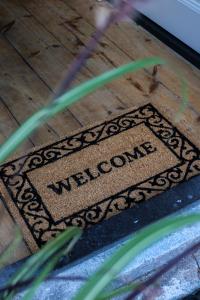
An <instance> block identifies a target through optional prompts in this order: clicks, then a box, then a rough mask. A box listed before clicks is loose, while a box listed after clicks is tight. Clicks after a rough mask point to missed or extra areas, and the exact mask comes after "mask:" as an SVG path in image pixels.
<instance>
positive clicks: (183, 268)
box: [0, 200, 200, 300]
mask: <svg viewBox="0 0 200 300" xmlns="http://www.w3.org/2000/svg"><path fill="white" fill-rule="evenodd" d="M180 201H181V200H180ZM196 212H199V213H200V200H199V201H196V202H195V203H194V204H192V205H190V206H189V207H187V208H185V209H182V210H181V211H179V212H178V213H177V214H178V215H186V214H191V213H196ZM177 214H176V215H177ZM197 240H200V224H196V225H194V226H190V227H187V228H184V229H182V230H179V231H177V232H175V233H173V234H171V235H169V236H167V237H165V238H164V239H163V240H161V241H160V242H158V243H157V244H155V245H154V246H152V247H151V248H149V249H147V250H145V251H144V252H143V253H141V254H140V255H139V256H138V257H137V259H135V260H134V261H132V262H131V263H130V264H129V266H127V268H126V269H125V270H124V271H123V272H122V273H121V274H120V276H119V277H118V278H117V280H116V282H115V283H114V284H113V286H118V285H121V284H123V283H125V282H127V281H131V280H134V279H136V278H145V277H146V276H150V275H151V274H152V273H153V272H154V271H155V270H156V269H158V268H159V267H160V266H161V265H162V264H163V263H165V262H166V261H167V260H168V259H170V258H172V257H174V256H175V255H177V254H178V253H179V252H181V251H183V250H184V249H185V248H187V247H188V246H189V245H191V244H192V243H194V242H197ZM123 243H124V242H123ZM123 243H122V242H119V243H118V244H117V245H115V246H114V247H111V248H110V249H108V250H106V251H102V252H101V253H98V254H96V255H93V257H91V258H89V259H86V260H85V261H83V262H80V263H78V264H76V265H74V266H71V267H65V268H63V269H62V270H60V271H59V272H58V273H57V275H56V276H68V275H70V276H73V275H74V276H76V275H82V276H90V275H91V274H92V273H93V272H94V271H95V270H96V269H97V268H98V267H99V266H100V265H101V264H102V263H103V262H104V261H105V259H107V258H108V257H110V255H112V253H113V252H114V251H116V249H117V248H119V247H120V246H121V245H122V244H123ZM195 257H196V259H197V261H198V260H199V262H200V251H198V252H197V253H195ZM15 268H16V266H15V267H9V268H7V269H6V270H5V271H4V272H2V273H1V274H0V285H3V284H4V283H5V282H6V280H7V279H8V277H9V276H10V274H12V272H13V271H14V269H15ZM199 274H200V273H199V270H198V265H197V262H196V260H195V259H194V257H193V256H189V257H187V258H185V259H184V260H182V261H181V262H180V263H179V264H178V265H177V266H176V267H175V268H174V269H172V270H171V271H170V272H168V273H167V274H165V275H163V276H162V278H161V279H160V280H159V282H157V285H156V288H155V290H153V294H152V290H151V294H147V299H151V297H150V296H153V299H158V300H168V299H169V300H171V299H180V298H182V297H183V296H185V295H188V294H189V293H191V292H193V291H194V290H196V289H198V288H199V287H200V276H199ZM80 286H81V283H80V282H65V281H49V282H46V283H43V284H42V285H41V287H40V288H39V289H38V291H37V293H36V295H35V297H34V300H54V299H57V300H64V299H66V300H70V299H72V297H73V295H75V293H76V291H77V289H78V288H79V287H80ZM148 293H149V291H148ZM22 296H23V293H21V294H18V295H17V296H16V297H15V300H20V299H22ZM123 298H124V297H123ZM123 298H121V299H123ZM139 298H140V299H141V297H139Z"/></svg>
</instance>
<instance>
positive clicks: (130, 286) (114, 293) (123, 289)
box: [97, 282, 138, 300]
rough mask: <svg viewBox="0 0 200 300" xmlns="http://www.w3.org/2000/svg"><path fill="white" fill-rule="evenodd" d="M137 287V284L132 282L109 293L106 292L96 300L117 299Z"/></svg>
mask: <svg viewBox="0 0 200 300" xmlns="http://www.w3.org/2000/svg"><path fill="white" fill-rule="evenodd" d="M137 286H138V284H137V283H136V282H132V283H129V284H126V285H124V286H122V287H119V288H117V289H114V290H111V291H107V292H105V293H103V294H102V295H101V296H99V297H98V298H97V300H110V299H112V298H114V297H119V296H121V295H124V294H126V293H128V292H132V291H133V289H134V288H136V287H137Z"/></svg>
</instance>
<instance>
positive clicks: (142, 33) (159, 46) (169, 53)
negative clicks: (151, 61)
mask: <svg viewBox="0 0 200 300" xmlns="http://www.w3.org/2000/svg"><path fill="white" fill-rule="evenodd" d="M64 2H65V3H66V5H67V6H68V7H71V8H73V9H74V11H75V12H76V13H77V14H78V15H80V16H84V19H86V20H87V21H88V22H89V23H90V24H92V25H93V26H94V9H95V4H94V1H93V0H88V1H81V0H75V1H67V0H64ZM78 24H79V23H78V22H77V26H79V25H78ZM106 36H107V37H108V38H109V39H110V40H111V41H112V42H114V43H115V44H116V46H117V47H118V48H120V49H122V50H123V51H124V52H125V53H127V54H128V56H129V57H130V58H131V59H134V60H135V59H138V58H142V57H148V56H160V57H162V58H164V59H166V61H168V62H169V63H170V65H169V66H165V67H164V68H160V69H159V74H158V79H159V81H160V82H161V83H162V84H163V85H164V86H166V87H167V88H169V89H170V90H171V91H172V92H173V93H175V95H176V96H179V95H180V87H179V83H178V80H177V75H176V73H175V72H174V71H173V70H179V72H181V73H182V74H183V75H184V76H185V78H186V79H187V82H188V83H189V87H190V101H191V102H192V104H193V105H194V108H195V109H198V111H200V102H199V93H200V86H199V80H200V72H199V70H198V69H197V68H195V67H194V66H193V65H192V64H190V63H189V62H187V61H186V60H185V59H184V58H182V57H181V56H179V55H178V54H176V53H175V52H174V51H173V50H172V49H170V48H169V47H167V46H166V45H165V44H163V43H162V42H161V41H159V40H158V39H157V38H155V37H154V36H153V35H151V34H150V33H149V32H147V31H146V30H144V29H143V28H141V27H140V26H137V25H136V24H135V23H134V22H121V23H119V24H117V25H115V26H112V27H111V28H110V29H109V30H108V31H107V32H106ZM116 41H117V42H116Z"/></svg>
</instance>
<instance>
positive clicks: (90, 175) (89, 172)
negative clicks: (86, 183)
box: [84, 169, 100, 181]
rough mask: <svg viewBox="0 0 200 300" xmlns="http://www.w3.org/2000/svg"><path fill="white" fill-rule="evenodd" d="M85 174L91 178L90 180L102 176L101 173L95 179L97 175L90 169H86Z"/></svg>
mask: <svg viewBox="0 0 200 300" xmlns="http://www.w3.org/2000/svg"><path fill="white" fill-rule="evenodd" d="M84 172H85V173H86V174H87V175H88V176H89V178H90V180H91V181H92V180H94V179H97V178H98V177H99V176H100V173H98V174H97V175H96V177H95V175H93V174H92V173H91V171H90V169H85V170H84Z"/></svg>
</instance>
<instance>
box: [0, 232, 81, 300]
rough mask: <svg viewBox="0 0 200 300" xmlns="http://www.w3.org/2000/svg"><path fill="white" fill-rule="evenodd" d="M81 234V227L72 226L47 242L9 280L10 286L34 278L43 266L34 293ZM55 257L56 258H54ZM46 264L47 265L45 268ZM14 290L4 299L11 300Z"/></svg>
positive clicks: (35, 283)
mask: <svg viewBox="0 0 200 300" xmlns="http://www.w3.org/2000/svg"><path fill="white" fill-rule="evenodd" d="M80 235H81V229H79V228H75V227H71V228H69V229H68V230H66V231H64V232H63V233H61V234H60V235H59V236H58V237H56V238H55V239H53V240H51V241H50V242H49V243H47V244H46V245H45V246H44V247H43V248H42V249H41V250H40V251H39V252H38V253H36V254H35V255H33V256H32V257H30V258H29V259H28V260H27V261H26V262H25V264H24V265H23V266H22V268H21V269H20V270H19V271H18V272H17V273H16V274H15V275H14V276H13V277H12V278H11V280H10V281H9V282H8V284H9V285H10V286H12V285H16V284H17V283H18V282H20V281H24V280H28V279H30V278H32V277H33V276H34V275H35V273H36V272H38V271H40V268H41V267H44V269H43V270H42V271H41V274H42V275H41V277H40V275H38V276H39V277H38V278H39V279H38V280H37V279H36V280H35V282H34V284H33V288H32V289H31V291H30V293H31V294H32V293H33V291H34V290H35V288H37V286H38V285H39V284H40V282H41V280H44V279H45V278H46V276H47V275H48V273H47V271H48V272H49V271H50V270H52V269H53V267H54V266H55V263H56V262H57V261H58V260H59V259H60V258H61V256H63V255H64V254H66V253H68V252H69V251H70V249H71V247H72V246H73V245H74V243H75V242H76V241H77V239H78V238H79V237H80ZM54 258H56V259H55V260H54ZM45 265H46V266H47V267H46V269H45ZM13 294H14V293H13V292H9V293H5V294H4V299H6V300H10V299H12V298H13Z"/></svg>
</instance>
